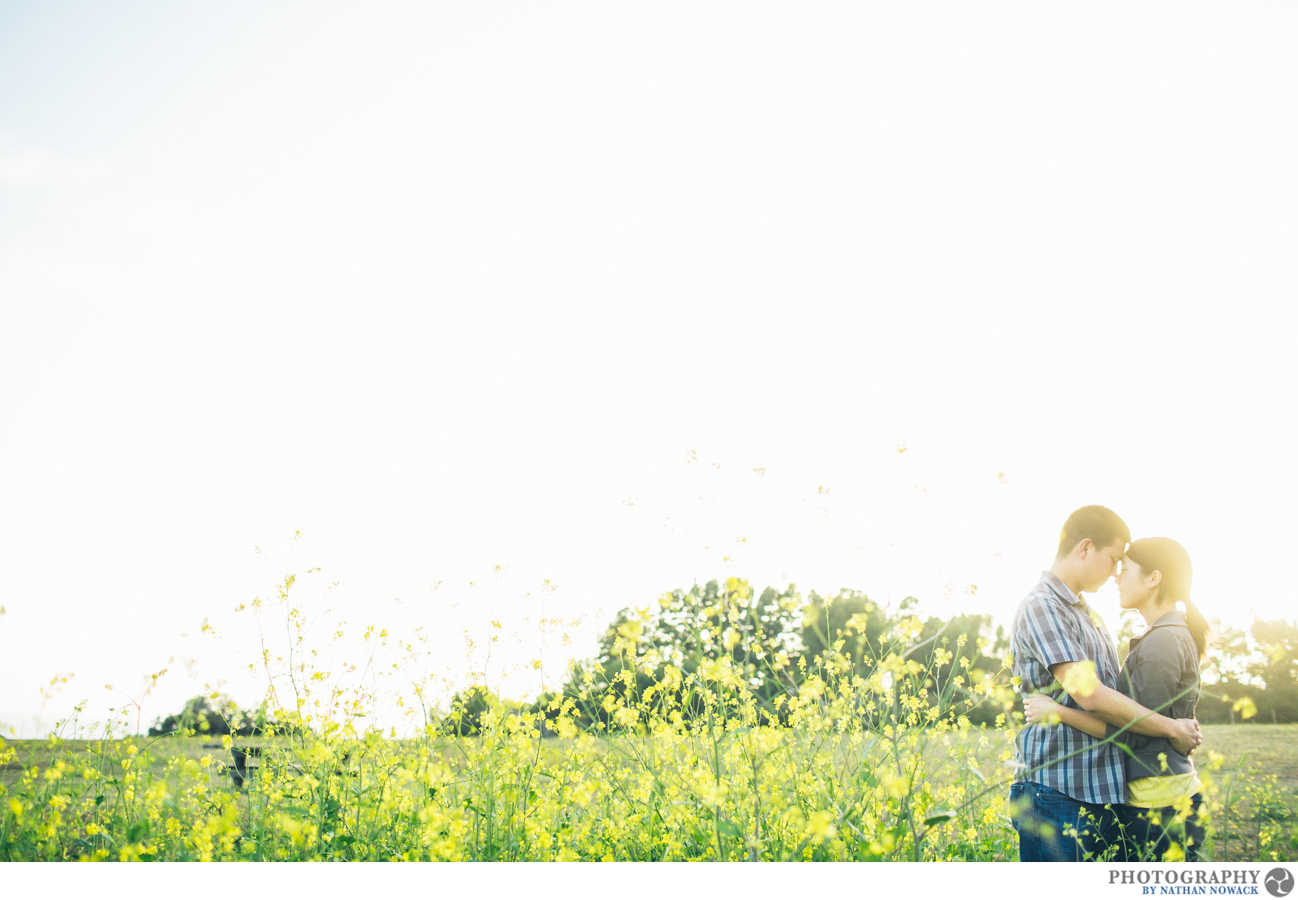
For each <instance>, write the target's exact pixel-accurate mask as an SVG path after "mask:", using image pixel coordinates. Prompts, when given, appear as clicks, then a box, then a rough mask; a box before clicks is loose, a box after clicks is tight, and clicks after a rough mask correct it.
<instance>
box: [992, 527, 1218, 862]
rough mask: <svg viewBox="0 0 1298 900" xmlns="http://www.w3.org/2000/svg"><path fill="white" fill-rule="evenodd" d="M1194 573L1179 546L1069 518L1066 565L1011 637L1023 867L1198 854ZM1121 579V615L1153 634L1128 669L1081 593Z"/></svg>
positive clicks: (1014, 802) (1014, 812)
mask: <svg viewBox="0 0 1298 900" xmlns="http://www.w3.org/2000/svg"><path fill="white" fill-rule="evenodd" d="M1190 574H1191V570H1190V558H1189V556H1188V555H1187V554H1186V552H1185V550H1184V549H1183V548H1182V547H1181V545H1180V544H1178V543H1176V542H1175V541H1173V540H1169V539H1168V538H1144V539H1142V540H1138V541H1135V542H1131V532H1130V530H1129V529H1128V528H1127V525H1126V523H1124V522H1123V521H1122V519H1120V518H1119V517H1118V516H1117V515H1116V514H1115V513H1113V512H1112V511H1111V510H1109V509H1106V508H1105V507H1103V506H1086V507H1083V508H1082V509H1079V510H1077V511H1076V512H1074V513H1073V514H1072V515H1070V516H1069V517H1068V521H1067V522H1066V523H1064V530H1063V532H1062V534H1061V535H1060V538H1059V551H1058V554H1057V555H1056V557H1055V561H1054V564H1053V565H1052V566H1051V567H1050V569H1049V570H1047V571H1045V572H1042V573H1041V583H1040V584H1038V585H1037V586H1036V587H1035V588H1034V589H1033V590H1032V591H1031V593H1029V594H1028V596H1027V597H1026V598H1025V599H1024V600H1023V602H1022V603H1021V604H1019V607H1018V610H1017V611H1016V612H1015V614H1014V621H1013V624H1012V625H1011V628H1010V642H1011V648H1012V649H1011V652H1012V653H1013V656H1014V663H1013V671H1014V674H1015V675H1016V676H1018V678H1019V690H1020V691H1021V693H1022V695H1023V698H1024V701H1023V706H1024V714H1025V716H1026V719H1027V724H1026V725H1025V726H1024V728H1023V729H1022V730H1021V731H1020V732H1019V735H1018V739H1017V741H1016V744H1017V758H1016V761H1015V780H1014V783H1013V784H1012V785H1011V787H1010V808H1011V817H1012V818H1013V820H1014V827H1015V828H1016V829H1017V831H1018V833H1019V859H1020V860H1023V861H1032V862H1045V861H1068V862H1071V861H1074V860H1085V859H1096V858H1100V857H1103V858H1105V859H1116V860H1121V861H1138V860H1150V861H1161V860H1163V859H1165V858H1167V859H1173V858H1184V859H1187V860H1195V859H1198V858H1199V852H1200V851H1201V849H1202V847H1203V841H1204V836H1205V834H1204V828H1205V824H1206V808H1205V807H1204V805H1203V796H1202V794H1201V793H1200V787H1201V786H1200V784H1199V779H1198V775H1197V774H1196V772H1195V767H1194V762H1193V761H1192V760H1191V758H1190V754H1191V753H1192V752H1193V751H1194V748H1195V747H1197V746H1198V745H1199V743H1200V741H1201V740H1202V737H1201V735H1200V733H1199V723H1198V721H1197V720H1196V719H1195V718H1194V710H1195V704H1196V702H1197V700H1198V695H1199V666H1200V662H1201V661H1202V659H1203V658H1204V651H1205V645H1206V642H1207V638H1208V626H1207V622H1206V621H1205V620H1204V618H1203V616H1202V615H1201V614H1200V613H1199V611H1198V609H1196V608H1195V606H1194V605H1193V604H1192V603H1191V602H1190ZM1115 575H1116V577H1117V580H1118V590H1119V593H1120V595H1121V604H1122V608H1123V609H1134V610H1137V611H1139V612H1140V614H1141V615H1142V616H1143V617H1144V620H1145V625H1146V628H1145V631H1144V632H1143V633H1142V634H1141V635H1140V636H1138V637H1134V638H1132V639H1131V643H1130V648H1129V652H1128V654H1127V658H1126V661H1125V663H1123V664H1122V665H1121V666H1119V664H1118V656H1117V652H1116V648H1115V646H1114V643H1113V639H1112V637H1110V634H1109V631H1108V629H1107V628H1106V627H1105V625H1104V622H1103V620H1102V619H1101V618H1100V617H1099V615H1098V614H1096V613H1095V612H1094V611H1093V610H1092V609H1091V608H1090V607H1089V606H1088V605H1087V603H1086V601H1085V600H1083V599H1082V596H1081V595H1082V594H1084V593H1090V592H1093V591H1096V590H1098V589H1099V588H1100V587H1102V586H1103V585H1104V584H1105V582H1107V581H1108V580H1109V579H1110V578H1112V577H1114V576H1115ZM1178 603H1179V604H1180V605H1181V607H1182V608H1178Z"/></svg>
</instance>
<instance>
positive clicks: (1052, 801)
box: [1010, 781, 1093, 862]
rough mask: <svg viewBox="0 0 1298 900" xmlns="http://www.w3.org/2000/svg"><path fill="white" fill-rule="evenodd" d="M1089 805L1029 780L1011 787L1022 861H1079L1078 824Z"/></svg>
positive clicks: (1012, 809)
mask: <svg viewBox="0 0 1298 900" xmlns="http://www.w3.org/2000/svg"><path fill="white" fill-rule="evenodd" d="M1092 808H1093V807H1092V805H1091V804H1090V803H1082V802H1081V801H1078V800H1074V799H1073V798H1072V797H1069V796H1067V795H1065V794H1061V793H1059V791H1056V790H1055V789H1054V788H1048V787H1046V786H1045V785H1044V784H1034V783H1032V782H1030V781H1016V782H1015V783H1014V784H1011V785H1010V818H1011V819H1012V820H1013V821H1014V828H1015V830H1017V831H1018V833H1019V860H1020V861H1021V862H1077V861H1078V860H1080V859H1081V855H1080V853H1079V851H1078V847H1077V821H1078V816H1079V814H1080V813H1081V812H1083V811H1084V810H1091V809H1092Z"/></svg>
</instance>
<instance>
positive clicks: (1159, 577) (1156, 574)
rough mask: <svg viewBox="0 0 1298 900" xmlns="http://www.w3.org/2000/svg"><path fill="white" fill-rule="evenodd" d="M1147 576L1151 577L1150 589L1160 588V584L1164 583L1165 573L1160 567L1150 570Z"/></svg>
mask: <svg viewBox="0 0 1298 900" xmlns="http://www.w3.org/2000/svg"><path fill="white" fill-rule="evenodd" d="M1145 577H1146V578H1148V579H1149V590H1150V591H1156V590H1158V586H1159V585H1160V584H1162V583H1163V573H1162V572H1160V571H1158V569H1155V570H1154V571H1152V572H1150V573H1149V574H1148V575H1146V576H1145Z"/></svg>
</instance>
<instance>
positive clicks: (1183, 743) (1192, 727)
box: [1168, 719, 1203, 756]
mask: <svg viewBox="0 0 1298 900" xmlns="http://www.w3.org/2000/svg"><path fill="white" fill-rule="evenodd" d="M1172 729H1173V732H1174V734H1172V735H1171V736H1170V737H1169V738H1168V740H1170V741H1171V742H1172V749H1173V750H1175V751H1176V752H1177V753H1179V754H1181V755H1182V756H1189V755H1190V754H1191V753H1193V752H1194V748H1195V747H1198V746H1199V744H1201V743H1202V742H1203V735H1202V734H1200V732H1199V720H1198V719H1173V720H1172Z"/></svg>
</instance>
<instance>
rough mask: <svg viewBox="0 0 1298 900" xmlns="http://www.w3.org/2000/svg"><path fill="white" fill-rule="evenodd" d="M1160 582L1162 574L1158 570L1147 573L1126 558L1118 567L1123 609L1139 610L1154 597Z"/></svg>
mask: <svg viewBox="0 0 1298 900" xmlns="http://www.w3.org/2000/svg"><path fill="white" fill-rule="evenodd" d="M1160 580H1161V573H1159V572H1158V571H1157V570H1155V571H1154V572H1152V573H1147V572H1145V570H1144V569H1142V568H1141V567H1140V564H1139V563H1137V562H1135V561H1134V560H1132V559H1131V558H1130V557H1128V556H1124V557H1123V558H1122V563H1121V564H1120V565H1119V566H1118V602H1119V603H1120V604H1121V606H1122V608H1123V609H1139V608H1140V607H1142V606H1144V605H1145V604H1146V603H1148V602H1149V600H1150V598H1152V597H1153V596H1154V589H1155V586H1156V585H1157V583H1158V581H1160Z"/></svg>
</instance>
